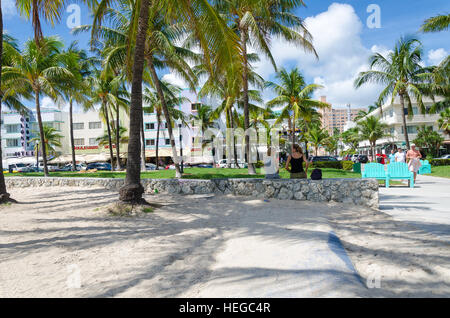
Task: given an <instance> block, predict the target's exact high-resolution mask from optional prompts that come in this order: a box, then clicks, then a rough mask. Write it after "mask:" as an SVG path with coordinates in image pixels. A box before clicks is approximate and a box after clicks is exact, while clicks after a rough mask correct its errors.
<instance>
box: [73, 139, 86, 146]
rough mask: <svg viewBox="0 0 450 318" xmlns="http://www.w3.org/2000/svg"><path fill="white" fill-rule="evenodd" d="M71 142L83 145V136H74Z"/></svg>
mask: <svg viewBox="0 0 450 318" xmlns="http://www.w3.org/2000/svg"><path fill="white" fill-rule="evenodd" d="M73 143H74V145H75V146H84V138H75V139H74V140H73Z"/></svg>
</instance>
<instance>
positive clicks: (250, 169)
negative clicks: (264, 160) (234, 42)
mask: <svg viewBox="0 0 450 318" xmlns="http://www.w3.org/2000/svg"><path fill="white" fill-rule="evenodd" d="M247 41H248V34H247V30H246V29H244V28H241V43H242V55H243V57H244V69H243V71H242V73H243V74H242V76H243V78H242V83H243V86H244V96H243V98H244V130H245V132H247V131H248V129H249V128H250V110H249V97H248V57H247ZM245 154H246V155H247V163H248V174H249V175H255V174H256V170H255V166H254V164H253V163H252V162H251V161H252V158H250V157H251V153H250V135H249V134H247V133H246V134H245Z"/></svg>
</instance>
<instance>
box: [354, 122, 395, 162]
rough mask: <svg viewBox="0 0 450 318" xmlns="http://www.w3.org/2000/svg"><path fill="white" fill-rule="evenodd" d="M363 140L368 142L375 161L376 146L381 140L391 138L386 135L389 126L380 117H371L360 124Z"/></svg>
mask: <svg viewBox="0 0 450 318" xmlns="http://www.w3.org/2000/svg"><path fill="white" fill-rule="evenodd" d="M357 128H358V130H359V133H360V138H361V140H368V141H369V143H370V149H371V152H372V158H373V159H375V146H376V144H377V141H378V140H379V139H382V138H384V137H389V134H387V133H386V130H387V128H388V125H387V124H385V123H383V122H381V121H380V119H379V118H378V117H375V116H369V117H367V118H366V119H365V120H362V121H360V122H358V126H357Z"/></svg>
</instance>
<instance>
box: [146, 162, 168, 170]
mask: <svg viewBox="0 0 450 318" xmlns="http://www.w3.org/2000/svg"><path fill="white" fill-rule="evenodd" d="M159 169H160V170H164V169H165V167H161V166H160V167H159ZM145 170H147V171H153V170H156V165H155V164H154V163H146V164H145Z"/></svg>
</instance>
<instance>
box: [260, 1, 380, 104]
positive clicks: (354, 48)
mask: <svg viewBox="0 0 450 318" xmlns="http://www.w3.org/2000/svg"><path fill="white" fill-rule="evenodd" d="M305 24H306V27H307V29H308V30H309V32H310V33H311V34H312V36H313V38H314V39H313V44H314V47H315V48H316V51H317V53H318V55H319V60H316V59H315V57H314V56H313V55H312V54H306V53H305V52H303V50H302V49H301V48H298V47H296V46H295V45H292V44H290V43H287V42H285V41H282V40H280V39H276V40H275V41H273V43H272V48H273V50H272V51H273V55H274V57H275V59H276V61H277V63H278V65H280V66H283V65H286V64H288V63H295V64H296V66H298V68H299V69H300V70H301V71H302V72H303V73H304V74H305V75H306V76H307V77H309V78H314V81H315V82H318V83H320V84H321V85H324V86H325V88H324V89H323V90H321V91H318V92H317V93H316V96H315V97H316V98H318V97H319V96H321V95H327V99H328V100H329V101H330V102H331V103H332V104H333V105H336V106H344V105H346V104H348V103H350V104H352V105H353V106H367V105H370V104H372V103H373V102H374V101H375V100H376V98H377V96H378V94H379V92H380V89H379V87H377V86H375V85H367V86H364V87H362V88H360V89H358V90H355V88H354V87H353V82H354V79H355V78H356V76H357V75H358V73H359V72H361V71H364V70H367V69H368V68H369V66H368V64H367V63H368V58H369V56H370V55H371V54H373V50H376V51H378V52H380V53H383V54H385V53H388V52H389V51H388V50H387V49H386V48H384V47H380V46H373V47H372V48H371V49H369V48H366V47H365V46H364V45H363V44H362V42H361V32H362V29H363V23H362V22H361V20H360V19H359V17H358V16H357V15H356V13H355V10H354V8H353V7H352V6H351V5H348V4H339V3H333V4H332V5H330V6H329V8H328V10H327V11H325V12H322V13H320V14H318V15H316V16H313V17H308V18H306V19H305ZM257 72H259V73H260V74H261V75H262V76H263V77H265V78H268V77H269V76H270V75H273V73H274V71H273V68H272V66H271V64H270V63H269V61H268V60H267V59H265V58H263V59H262V61H261V62H260V63H258V65H257Z"/></svg>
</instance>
